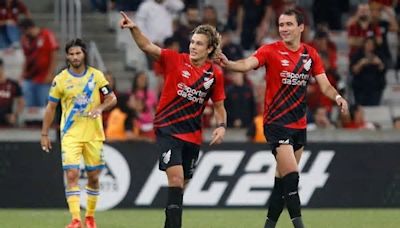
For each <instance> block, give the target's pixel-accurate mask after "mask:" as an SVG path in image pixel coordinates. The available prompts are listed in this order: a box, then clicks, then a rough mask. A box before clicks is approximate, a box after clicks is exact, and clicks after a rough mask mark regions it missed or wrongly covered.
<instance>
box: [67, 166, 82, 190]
mask: <svg viewBox="0 0 400 228" xmlns="http://www.w3.org/2000/svg"><path fill="white" fill-rule="evenodd" d="M66 178H67V182H68V184H69V185H71V186H74V185H76V184H78V180H79V170H77V169H70V170H67V171H66Z"/></svg>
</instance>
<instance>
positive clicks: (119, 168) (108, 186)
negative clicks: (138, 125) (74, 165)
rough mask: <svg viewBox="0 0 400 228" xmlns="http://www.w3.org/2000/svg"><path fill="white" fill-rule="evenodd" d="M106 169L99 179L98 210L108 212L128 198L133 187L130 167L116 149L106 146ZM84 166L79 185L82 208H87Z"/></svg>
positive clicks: (82, 165) (82, 166)
mask: <svg viewBox="0 0 400 228" xmlns="http://www.w3.org/2000/svg"><path fill="white" fill-rule="evenodd" d="M103 152H104V160H105V168H104V169H103V170H102V171H101V173H100V177H99V181H100V183H99V185H100V195H101V196H100V197H99V200H98V202H97V206H96V210H100V211H103V210H108V209H111V208H113V207H115V206H117V205H118V204H119V203H120V202H121V201H122V200H123V199H124V198H125V196H126V194H127V192H128V190H129V186H130V185H131V171H130V168H129V165H128V163H127V161H126V159H125V158H124V156H122V155H121V153H120V152H119V151H118V150H116V149H115V148H113V147H111V146H108V145H104V151H103ZM83 170H84V164H83V163H82V164H81V176H80V179H79V185H80V188H81V197H82V198H81V206H82V207H83V208H86V203H87V200H86V199H87V193H86V190H85V186H86V184H87V175H86V173H85V172H84V171H83Z"/></svg>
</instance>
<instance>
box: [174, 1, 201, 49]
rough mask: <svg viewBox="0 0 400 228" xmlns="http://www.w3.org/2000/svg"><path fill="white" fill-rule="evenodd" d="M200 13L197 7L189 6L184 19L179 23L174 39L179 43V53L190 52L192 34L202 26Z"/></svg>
mask: <svg viewBox="0 0 400 228" xmlns="http://www.w3.org/2000/svg"><path fill="white" fill-rule="evenodd" d="M199 15H200V12H199V9H198V8H197V6H195V5H189V6H187V7H186V10H185V13H184V17H183V19H182V21H181V22H179V23H178V25H177V28H176V30H175V31H174V35H173V37H174V39H176V40H177V41H178V42H179V48H180V49H179V52H185V53H187V52H189V43H190V34H191V32H192V31H193V29H195V28H196V27H197V26H199V25H200V16H199Z"/></svg>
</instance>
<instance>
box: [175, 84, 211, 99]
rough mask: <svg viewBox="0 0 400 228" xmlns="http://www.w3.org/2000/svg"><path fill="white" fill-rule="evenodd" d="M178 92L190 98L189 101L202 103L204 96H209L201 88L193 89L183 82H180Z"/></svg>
mask: <svg viewBox="0 0 400 228" xmlns="http://www.w3.org/2000/svg"><path fill="white" fill-rule="evenodd" d="M210 81H211V80H210ZM204 84H205V83H204ZM210 86H211V85H210ZM177 94H178V95H179V96H181V97H183V98H186V99H188V100H189V101H193V102H197V103H200V104H203V103H204V98H205V97H206V96H207V93H205V92H203V91H201V90H196V89H193V88H192V87H190V86H187V85H186V84H185V83H183V82H181V83H179V84H178V89H177Z"/></svg>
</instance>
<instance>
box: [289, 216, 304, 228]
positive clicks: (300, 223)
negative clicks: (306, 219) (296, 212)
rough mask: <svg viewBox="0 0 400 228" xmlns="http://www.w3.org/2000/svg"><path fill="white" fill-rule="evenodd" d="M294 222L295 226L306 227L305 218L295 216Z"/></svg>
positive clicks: (296, 227)
mask: <svg viewBox="0 0 400 228" xmlns="http://www.w3.org/2000/svg"><path fill="white" fill-rule="evenodd" d="M292 223H293V226H294V227H295V228H304V225H303V220H302V219H301V217H297V218H293V219H292Z"/></svg>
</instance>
